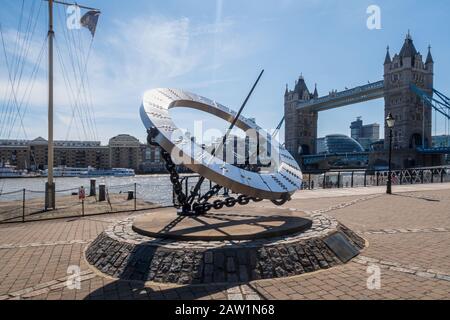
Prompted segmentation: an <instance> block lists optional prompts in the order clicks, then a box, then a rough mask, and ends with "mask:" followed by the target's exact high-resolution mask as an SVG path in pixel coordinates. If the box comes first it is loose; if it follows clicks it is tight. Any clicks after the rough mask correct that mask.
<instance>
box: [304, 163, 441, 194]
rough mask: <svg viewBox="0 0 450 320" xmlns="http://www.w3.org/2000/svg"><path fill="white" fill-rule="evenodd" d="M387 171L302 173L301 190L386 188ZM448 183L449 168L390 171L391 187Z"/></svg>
mask: <svg viewBox="0 0 450 320" xmlns="http://www.w3.org/2000/svg"><path fill="white" fill-rule="evenodd" d="M388 176H389V171H386V170H383V171H377V170H336V171H327V172H306V173H303V183H302V189H308V190H313V189H331V188H356V187H373V186H386V184H387V180H388ZM446 182H450V167H433V168H418V169H403V170H392V184H393V185H407V184H430V183H446Z"/></svg>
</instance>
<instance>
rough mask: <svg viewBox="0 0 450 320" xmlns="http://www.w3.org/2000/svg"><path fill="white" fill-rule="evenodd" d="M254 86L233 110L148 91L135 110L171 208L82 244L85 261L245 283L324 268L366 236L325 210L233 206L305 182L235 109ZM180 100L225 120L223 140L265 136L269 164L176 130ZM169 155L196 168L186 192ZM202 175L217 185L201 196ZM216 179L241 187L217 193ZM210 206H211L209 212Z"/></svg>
mask: <svg viewBox="0 0 450 320" xmlns="http://www.w3.org/2000/svg"><path fill="white" fill-rule="evenodd" d="M261 75H262V73H261ZM261 75H260V77H261ZM260 77H259V78H258V80H259V79H260ZM257 83H258V81H256V83H255V85H254V86H253V89H254V88H255V86H256V84H257ZM253 89H252V90H251V91H250V93H249V95H248V96H247V99H246V100H245V102H244V103H243V105H242V106H241V108H240V109H239V112H237V113H236V112H234V111H232V110H230V109H228V108H226V107H225V106H223V105H221V104H219V103H217V102H215V101H212V100H209V99H206V98H204V97H200V96H198V95H196V94H193V93H189V92H185V91H182V90H176V89H155V90H151V91H148V92H146V93H145V95H144V98H143V103H142V106H141V110H140V113H141V118H142V121H143V122H144V124H145V127H146V129H147V130H148V142H149V143H150V144H152V145H155V146H156V145H157V146H160V147H161V153H162V156H163V159H164V160H165V162H166V169H167V170H168V171H169V173H170V181H171V182H172V184H173V188H174V192H175V195H176V197H177V203H174V204H175V207H176V208H177V209H178V211H177V212H175V210H173V209H172V208H160V209H157V210H156V211H153V210H152V211H151V212H147V213H143V214H142V215H138V216H133V217H127V218H126V219H124V220H121V221H118V222H116V223H115V224H113V225H112V226H110V227H109V228H108V229H107V230H105V231H104V232H103V233H102V234H100V235H99V236H98V237H97V238H96V239H95V240H94V241H93V242H92V243H91V244H90V245H89V247H88V249H87V250H86V260H87V261H88V262H89V263H90V264H91V265H93V266H94V267H96V268H97V269H98V270H99V271H101V272H103V273H106V274H107V275H109V276H111V277H114V278H118V279H124V280H138V281H144V282H147V281H155V282H161V283H178V284H182V285H186V284H202V283H203V284H208V283H224V282H228V283H238V282H243V283H245V282H248V281H251V280H258V279H271V278H279V277H284V276H291V275H299V274H304V273H306V272H313V271H318V270H320V269H328V268H330V267H333V266H337V265H340V264H342V263H346V262H348V261H350V260H351V259H352V258H353V257H355V256H356V255H358V254H359V252H360V250H361V249H363V248H364V246H365V241H364V239H362V238H360V237H359V236H358V235H356V234H355V233H354V232H352V231H351V230H350V229H348V228H346V227H345V226H343V225H341V224H339V223H338V222H337V221H336V220H335V219H333V218H332V217H327V216H322V215H320V214H314V215H310V214H308V213H306V212H303V211H302V210H296V209H293V208H277V209H274V208H272V207H270V206H253V207H252V208H250V209H249V210H239V209H237V208H236V209H234V208H232V207H234V206H236V205H245V204H248V203H249V202H250V201H260V200H263V199H267V200H270V201H272V202H274V203H275V204H277V205H281V204H283V203H285V202H286V201H288V200H290V197H291V195H292V194H293V193H294V192H296V191H297V190H298V189H299V188H300V187H301V183H302V173H301V171H300V168H299V166H298V164H297V163H296V161H295V160H294V158H293V157H292V156H291V155H290V154H289V152H288V151H287V150H286V149H285V148H284V147H283V146H281V145H280V144H279V143H278V142H277V141H275V139H272V137H271V136H269V134H268V133H267V132H266V131H264V130H263V129H261V128H260V127H259V126H257V125H256V124H255V123H254V122H253V121H250V120H248V119H246V118H244V117H242V116H241V112H242V110H243V108H244V107H245V104H246V102H247V101H248V99H249V97H250V95H251V93H252V91H253ZM177 107H184V108H193V109H197V110H201V111H204V112H207V113H209V114H212V115H215V116H217V117H219V118H221V119H224V120H226V121H228V122H230V124H231V125H230V127H229V129H228V131H227V134H225V136H224V137H223V140H222V141H223V144H224V143H225V142H226V138H227V136H228V135H229V133H230V131H231V129H232V128H233V127H234V126H236V127H238V128H240V129H242V130H244V131H247V130H248V129H254V130H255V131H256V132H257V133H258V135H259V137H260V140H261V141H260V142H261V144H267V143H268V144H270V145H271V147H270V150H271V151H272V152H271V154H270V168H264V170H265V171H264V172H263V171H260V172H256V170H252V169H253V168H254V167H252V166H248V165H247V163H246V165H245V166H244V167H241V166H240V165H239V164H238V165H234V164H231V163H227V162H226V161H224V160H222V159H220V158H219V157H216V153H217V154H220V153H219V152H220V146H219V148H214V149H213V150H212V151H211V150H210V151H207V150H205V149H204V148H202V146H200V145H198V144H196V143H195V141H192V140H191V139H190V137H186V136H185V135H184V134H183V132H182V131H181V130H180V133H178V132H177V129H178V128H177V127H176V125H175V124H174V122H173V121H172V118H171V117H170V114H169V110H170V109H171V108H177ZM247 133H248V132H247ZM227 151H228V150H227ZM249 153H250V152H249ZM233 157H234V155H233ZM246 157H247V156H246ZM230 162H231V161H230ZM246 162H247V161H246ZM233 163H234V162H233ZM176 164H182V165H184V166H185V167H187V168H189V169H191V170H192V171H194V172H196V173H198V174H199V175H200V179H199V182H198V183H197V185H196V186H195V188H193V190H191V191H190V194H185V193H184V192H183V188H182V185H181V181H180V177H179V175H178V173H177V171H176V169H175V168H176ZM258 165H259V163H258V162H256V166H258ZM256 166H255V167H256ZM266 169H267V170H266ZM205 179H209V180H211V181H214V182H215V183H217V185H216V186H214V187H213V188H212V189H211V190H210V191H209V192H207V193H206V194H204V195H203V196H200V195H199V192H198V191H199V189H200V186H201V183H202V182H203V180H205ZM222 188H228V189H230V190H232V191H233V194H237V195H238V196H236V197H228V198H226V199H223V198H221V197H220V198H219V197H215V196H216V195H217V194H218V192H219V191H220V190H221V189H222ZM186 192H187V190H186ZM213 197H214V198H213ZM214 199H217V200H214ZM174 202H175V201H174ZM222 208H223V209H224V210H222V211H221V212H217V210H219V209H222ZM211 209H215V212H208V211H210V210H211ZM190 216H194V217H190ZM118 257H120V258H118Z"/></svg>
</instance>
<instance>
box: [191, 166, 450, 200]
mask: <svg viewBox="0 0 450 320" xmlns="http://www.w3.org/2000/svg"><path fill="white" fill-rule="evenodd" d="M388 175H389V171H387V170H362V169H355V170H329V171H306V172H303V182H302V189H303V190H314V189H332V188H356V187H374V186H385V185H386V184H387V179H388ZM198 177H199V176H197V175H192V176H187V177H185V178H184V180H183V182H184V188H183V189H184V192H185V193H186V192H187V193H189V192H190V190H191V188H192V186H193V185H195V182H196V181H197V180H198ZM446 182H450V166H448V167H447V166H445V167H430V168H414V169H401V170H392V183H393V185H405V184H429V183H446ZM210 186H212V183H211V182H209V183H204V185H203V187H202V191H201V192H200V196H201V194H202V193H205V192H207V191H208V190H209V189H208V188H209V187H210Z"/></svg>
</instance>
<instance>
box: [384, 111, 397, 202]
mask: <svg viewBox="0 0 450 320" xmlns="http://www.w3.org/2000/svg"><path fill="white" fill-rule="evenodd" d="M386 123H387V127H388V128H389V173H388V181H387V190H386V193H387V194H392V138H393V134H392V128H394V125H395V119H394V117H393V116H392V114H391V113H389V115H388V117H387V118H386Z"/></svg>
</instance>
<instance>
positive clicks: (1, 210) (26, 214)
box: [0, 179, 173, 223]
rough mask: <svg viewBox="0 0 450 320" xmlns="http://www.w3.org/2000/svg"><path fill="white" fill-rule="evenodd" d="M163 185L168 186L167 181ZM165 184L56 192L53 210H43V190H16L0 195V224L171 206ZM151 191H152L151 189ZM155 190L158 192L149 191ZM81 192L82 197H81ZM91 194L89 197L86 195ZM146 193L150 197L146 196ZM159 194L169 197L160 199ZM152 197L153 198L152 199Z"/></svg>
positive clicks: (99, 186)
mask: <svg viewBox="0 0 450 320" xmlns="http://www.w3.org/2000/svg"><path fill="white" fill-rule="evenodd" d="M167 183H170V182H169V180H168V179H167ZM167 183H166V182H165V181H162V183H160V184H154V183H153V184H152V188H151V189H150V190H149V188H148V186H146V185H142V184H140V183H129V184H121V185H105V186H104V188H103V189H104V192H103V194H102V192H101V190H100V189H101V188H102V185H101V184H100V185H97V186H96V188H95V192H92V193H91V190H90V188H89V187H85V186H80V187H79V188H68V189H62V190H57V191H56V210H51V211H45V210H44V195H45V191H43V190H29V189H20V190H13V191H8V192H0V223H15V222H29V221H38V220H47V219H57V218H69V217H83V216H91V215H101V214H107V213H120V212H135V211H141V210H148V209H154V208H163V207H168V206H172V205H173V204H172V198H171V196H170V192H171V186H168V185H167ZM152 189H153V190H152ZM154 190H159V191H160V192H159V193H158V192H153V193H152V191H154ZM83 193H84V195H85V196H84V197H82V196H81V195H82V194H83ZM90 194H92V195H90ZM149 194H150V196H149ZM163 194H166V195H167V194H169V196H166V197H163V196H162V195H163ZM152 196H153V197H152Z"/></svg>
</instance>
